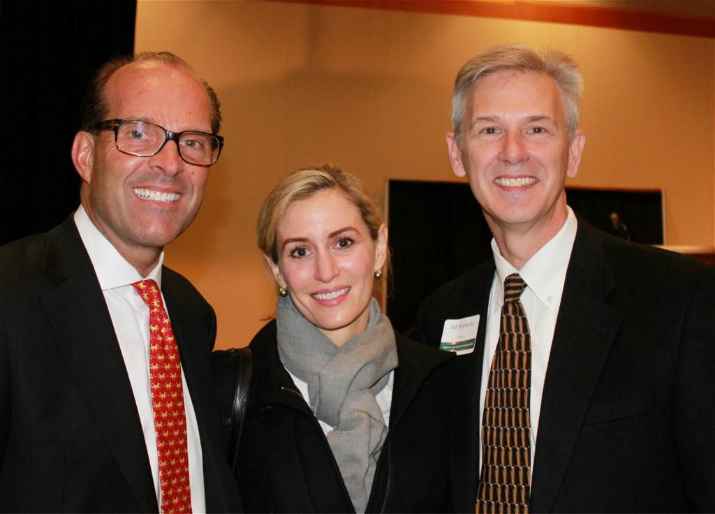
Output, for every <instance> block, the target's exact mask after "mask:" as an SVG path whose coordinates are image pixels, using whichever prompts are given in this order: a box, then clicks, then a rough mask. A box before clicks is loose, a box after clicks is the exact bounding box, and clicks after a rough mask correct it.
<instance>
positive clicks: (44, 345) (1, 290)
mask: <svg viewBox="0 0 715 514" xmlns="http://www.w3.org/2000/svg"><path fill="white" fill-rule="evenodd" d="M162 290H163V293H164V297H165V299H166V305H167V309H168V311H169V313H170V314H171V319H172V324H173V328H174V332H175V334H176V339H177V341H178V344H179V352H180V355H181V362H182V366H183V369H184V374H185V376H186V381H187V384H188V387H189V390H190V392H191V398H192V402H193V404H194V409H195V412H196V418H197V421H198V425H199V432H200V438H201V448H202V453H203V468H204V481H205V489H206V508H207V510H209V511H236V510H240V508H241V505H240V499H239V495H238V491H237V488H236V487H235V484H233V479H232V476H231V474H230V471H229V469H228V466H227V464H226V460H225V458H224V455H223V453H222V452H221V449H220V443H219V441H218V438H219V433H218V432H219V418H218V415H217V414H216V408H215V405H214V403H213V402H214V399H213V397H212V391H211V383H210V352H211V349H212V346H213V342H214V336H215V332H216V318H215V314H214V312H213V309H212V308H211V307H210V306H209V304H208V303H206V301H205V300H204V299H203V298H202V297H201V295H200V294H199V293H198V291H196V289H194V287H193V286H192V285H191V284H190V283H189V282H188V281H187V280H186V279H185V278H183V277H182V276H180V275H178V274H177V273H175V272H173V271H171V270H169V269H167V268H164V270H163V273H162ZM0 511H52V512H60V511H69V512H90V511H91V512H100V511H112V512H122V511H123V512H157V511H158V505H157V498H156V494H155V492H154V486H153V480H152V476H151V470H150V467H149V458H148V456H147V452H146V445H145V442H144V436H143V434H142V428H141V424H140V421H139V415H138V413H137V409H136V405H135V402H134V396H133V393H132V389H131V385H130V383H129V377H128V375H127V371H126V369H125V366H124V361H123V359H122V355H121V351H120V349H119V344H118V342H117V338H116V336H115V333H114V329H113V326H112V321H111V318H110V315H109V311H108V309H107V306H106V303H105V300H104V296H103V294H102V291H101V289H100V286H99V282H98V280H97V277H96V275H95V272H94V268H93V267H92V263H91V261H90V259H89V256H88V254H87V252H86V250H85V248H84V245H83V244H82V241H81V239H80V237H79V233H78V232H77V229H76V227H75V224H74V222H73V220H72V219H71V218H70V219H68V220H66V221H65V222H64V223H63V224H61V225H60V226H58V227H56V228H55V229H53V230H52V231H50V232H48V233H46V234H42V235H38V236H33V237H30V238H27V239H24V240H21V241H18V242H15V243H11V244H9V245H6V246H4V247H2V248H0Z"/></svg>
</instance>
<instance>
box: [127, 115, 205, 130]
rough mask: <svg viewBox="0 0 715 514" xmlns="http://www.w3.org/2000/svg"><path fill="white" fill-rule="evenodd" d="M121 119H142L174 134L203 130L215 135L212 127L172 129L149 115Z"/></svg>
mask: <svg viewBox="0 0 715 514" xmlns="http://www.w3.org/2000/svg"><path fill="white" fill-rule="evenodd" d="M119 119H122V120H128V121H141V122H144V123H151V124H152V125H158V126H160V127H161V128H163V129H164V130H168V131H169V132H172V133H174V134H177V133H179V132H201V133H202V134H211V135H213V132H211V129H208V131H207V130H206V129H200V128H188V129H185V130H170V129H168V128H166V127H165V126H164V125H162V124H161V123H159V122H158V121H156V120H155V119H154V118H150V117H147V116H139V117H134V116H127V117H124V118H119Z"/></svg>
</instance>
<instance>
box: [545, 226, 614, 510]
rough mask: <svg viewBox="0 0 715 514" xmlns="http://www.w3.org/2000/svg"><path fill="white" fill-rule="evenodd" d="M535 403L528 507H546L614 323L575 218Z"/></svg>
mask: <svg viewBox="0 0 715 514" xmlns="http://www.w3.org/2000/svg"><path fill="white" fill-rule="evenodd" d="M578 226H579V228H578V233H577V236H576V241H575V243H574V248H573V251H572V255H571V260H570V263H569V269H568V271H567V274H566V282H565V284H564V292H563V296H562V299H561V307H560V310H559V316H558V319H557V322H556V330H555V333H554V339H553V343H552V347H551V355H550V357H549V365H548V370H547V372H546V382H545V386H544V394H543V399H542V402H541V415H540V421H539V431H538V439H537V443H536V455H535V459H534V474H533V480H532V493H531V508H532V511H534V512H545V511H550V510H551V509H552V507H553V504H554V501H555V500H556V497H557V495H558V491H559V487H560V485H561V483H562V482H563V479H564V475H565V473H566V470H567V467H568V464H569V460H570V458H571V454H572V452H573V449H574V445H575V444H576V440H577V437H578V434H579V431H580V428H581V424H582V422H583V419H584V416H585V414H586V411H587V409H588V405H589V401H590V399H591V395H592V393H593V391H594V388H595V387H596V383H597V381H598V378H599V376H600V374H601V370H602V368H603V365H604V363H605V361H606V358H607V356H608V353H609V350H610V347H611V344H612V342H613V339H614V337H615V334H616V331H617V330H618V326H619V324H620V315H619V314H618V313H617V312H615V311H614V310H612V309H611V308H610V307H609V306H608V305H607V304H606V302H605V299H606V297H607V296H608V295H609V294H610V292H611V291H612V290H613V287H614V281H613V278H612V276H611V273H610V271H609V269H608V264H607V262H606V259H605V256H604V253H603V249H602V246H601V244H600V242H599V240H598V236H597V235H596V234H595V233H594V229H592V228H590V227H589V226H588V225H587V224H586V223H585V222H584V221H583V220H581V219H579V225H578Z"/></svg>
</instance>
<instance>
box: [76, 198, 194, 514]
mask: <svg viewBox="0 0 715 514" xmlns="http://www.w3.org/2000/svg"><path fill="white" fill-rule="evenodd" d="M74 222H75V224H76V225H77V229H78V230H79V235H80V237H81V238H82V242H83V243H84V246H85V248H86V249H87V253H88V254H89V258H90V260H91V261H92V265H93V266H94V271H95V273H96V274H97V278H98V279H99V285H100V286H101V288H102V293H103V294H104V299H105V301H106V302H107V308H108V309H109V314H110V316H111V318H112V324H113V325H114V332H115V334H116V335H117V340H118V341H119V348H120V350H121V352H122V357H123V358H124V365H125V367H126V369H127V374H128V375H129V382H130V383H131V386H132V393H133V394H134V401H135V402H136V405H137V412H138V413H139V419H140V421H141V424H142V430H143V432H144V442H145V443H146V449H147V454H148V455H149V464H150V466H151V473H152V476H153V478H154V489H155V491H156V497H157V501H158V503H159V506H160V507H161V491H160V488H159V457H158V454H157V449H156V430H155V428H154V412H153V410H152V404H151V384H150V378H149V307H147V305H146V304H145V303H144V301H143V300H142V299H141V297H140V296H139V293H137V291H136V289H134V287H133V286H132V285H131V284H133V283H134V282H137V281H138V280H142V279H143V278H147V279H153V280H155V281H156V283H157V284H159V288H161V267H162V264H163V262H164V254H163V252H162V254H161V256H160V258H159V263H158V264H157V265H156V267H155V268H154V269H153V270H152V271H151V272H150V273H149V275H147V276H146V277H142V276H141V275H140V274H139V272H138V271H137V270H136V269H135V268H134V267H133V266H132V265H131V264H129V263H128V262H127V261H126V260H125V259H124V258H123V257H122V256H121V255H120V254H119V252H118V251H117V249H116V248H114V246H113V245H112V244H111V243H110V242H109V241H108V240H107V239H106V238H105V237H104V236H103V235H102V233H101V232H99V230H97V228H96V227H95V226H94V224H93V223H92V221H91V220H90V219H89V216H88V215H87V213H86V211H85V210H84V207H82V206H81V205H80V207H79V209H77V212H76V213H75V215H74ZM162 298H163V295H162ZM181 379H182V382H183V384H184V404H185V406H186V425H187V441H188V452H189V480H190V485H191V508H192V510H193V512H195V513H199V512H206V499H205V493H204V473H203V458H202V453H201V439H200V437H199V428H198V424H197V423H196V414H195V413H194V406H193V403H192V402H191V395H190V394H189V389H188V387H187V385H186V377H185V376H184V372H183V370H182V371H181ZM117 422H118V423H122V420H121V419H120V420H117Z"/></svg>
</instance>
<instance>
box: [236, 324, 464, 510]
mask: <svg viewBox="0 0 715 514" xmlns="http://www.w3.org/2000/svg"><path fill="white" fill-rule="evenodd" d="M251 351H252V354H253V374H252V380H251V386H250V390H249V399H248V410H247V415H246V421H245V425H244V428H243V436H242V438H241V441H240V446H239V462H238V464H239V465H238V469H239V473H238V476H237V478H238V479H239V481H240V483H241V486H242V492H243V495H244V496H243V497H244V500H245V502H246V510H247V511H249V512H333V513H336V512H355V510H354V508H353V505H352V503H351V501H350V496H349V494H348V491H347V489H346V487H345V484H344V483H343V480H342V476H341V475H340V470H339V469H338V465H337V463H336V462H335V458H334V457H333V454H332V451H331V450H330V447H329V445H328V441H327V439H326V437H325V435H324V434H323V430H322V428H321V427H320V425H319V423H318V420H317V419H316V418H315V416H314V415H313V413H312V411H311V410H310V407H309V406H308V404H307V403H306V402H305V401H304V400H303V397H302V396H301V394H300V393H299V392H298V389H296V387H295V384H294V383H293V381H292V379H291V377H290V375H289V374H288V372H287V371H286V370H285V368H284V367H283V365H282V364H281V362H280V358H279V356H278V350H277V342H276V323H275V321H272V322H270V323H268V324H267V325H266V326H265V327H263V329H261V331H260V332H258V334H257V335H256V336H255V338H254V339H253V341H252V342H251ZM397 352H398V359H399V366H398V367H397V369H396V370H395V376H394V385H393V397H392V405H391V407H390V429H389V432H388V435H387V438H386V440H385V443H384V445H383V447H382V450H381V452H380V457H379V460H378V464H377V469H376V471H375V477H374V480H373V484H372V491H371V494H370V499H369V502H368V505H367V512H448V511H450V512H451V511H453V504H452V500H451V497H450V487H449V481H450V478H449V467H448V462H449V461H448V459H449V450H448V449H449V444H450V443H449V437H448V433H449V428H448V424H447V423H448V420H449V418H448V416H447V408H448V405H447V402H446V387H447V383H448V380H449V362H451V361H452V359H451V355H449V354H448V353H446V352H438V351H437V350H434V349H432V348H427V347H425V346H423V345H420V344H417V343H415V342H414V341H410V340H409V339H406V338H403V337H399V336H398V338H397ZM448 361H449V362H448ZM445 363H447V364H445Z"/></svg>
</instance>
